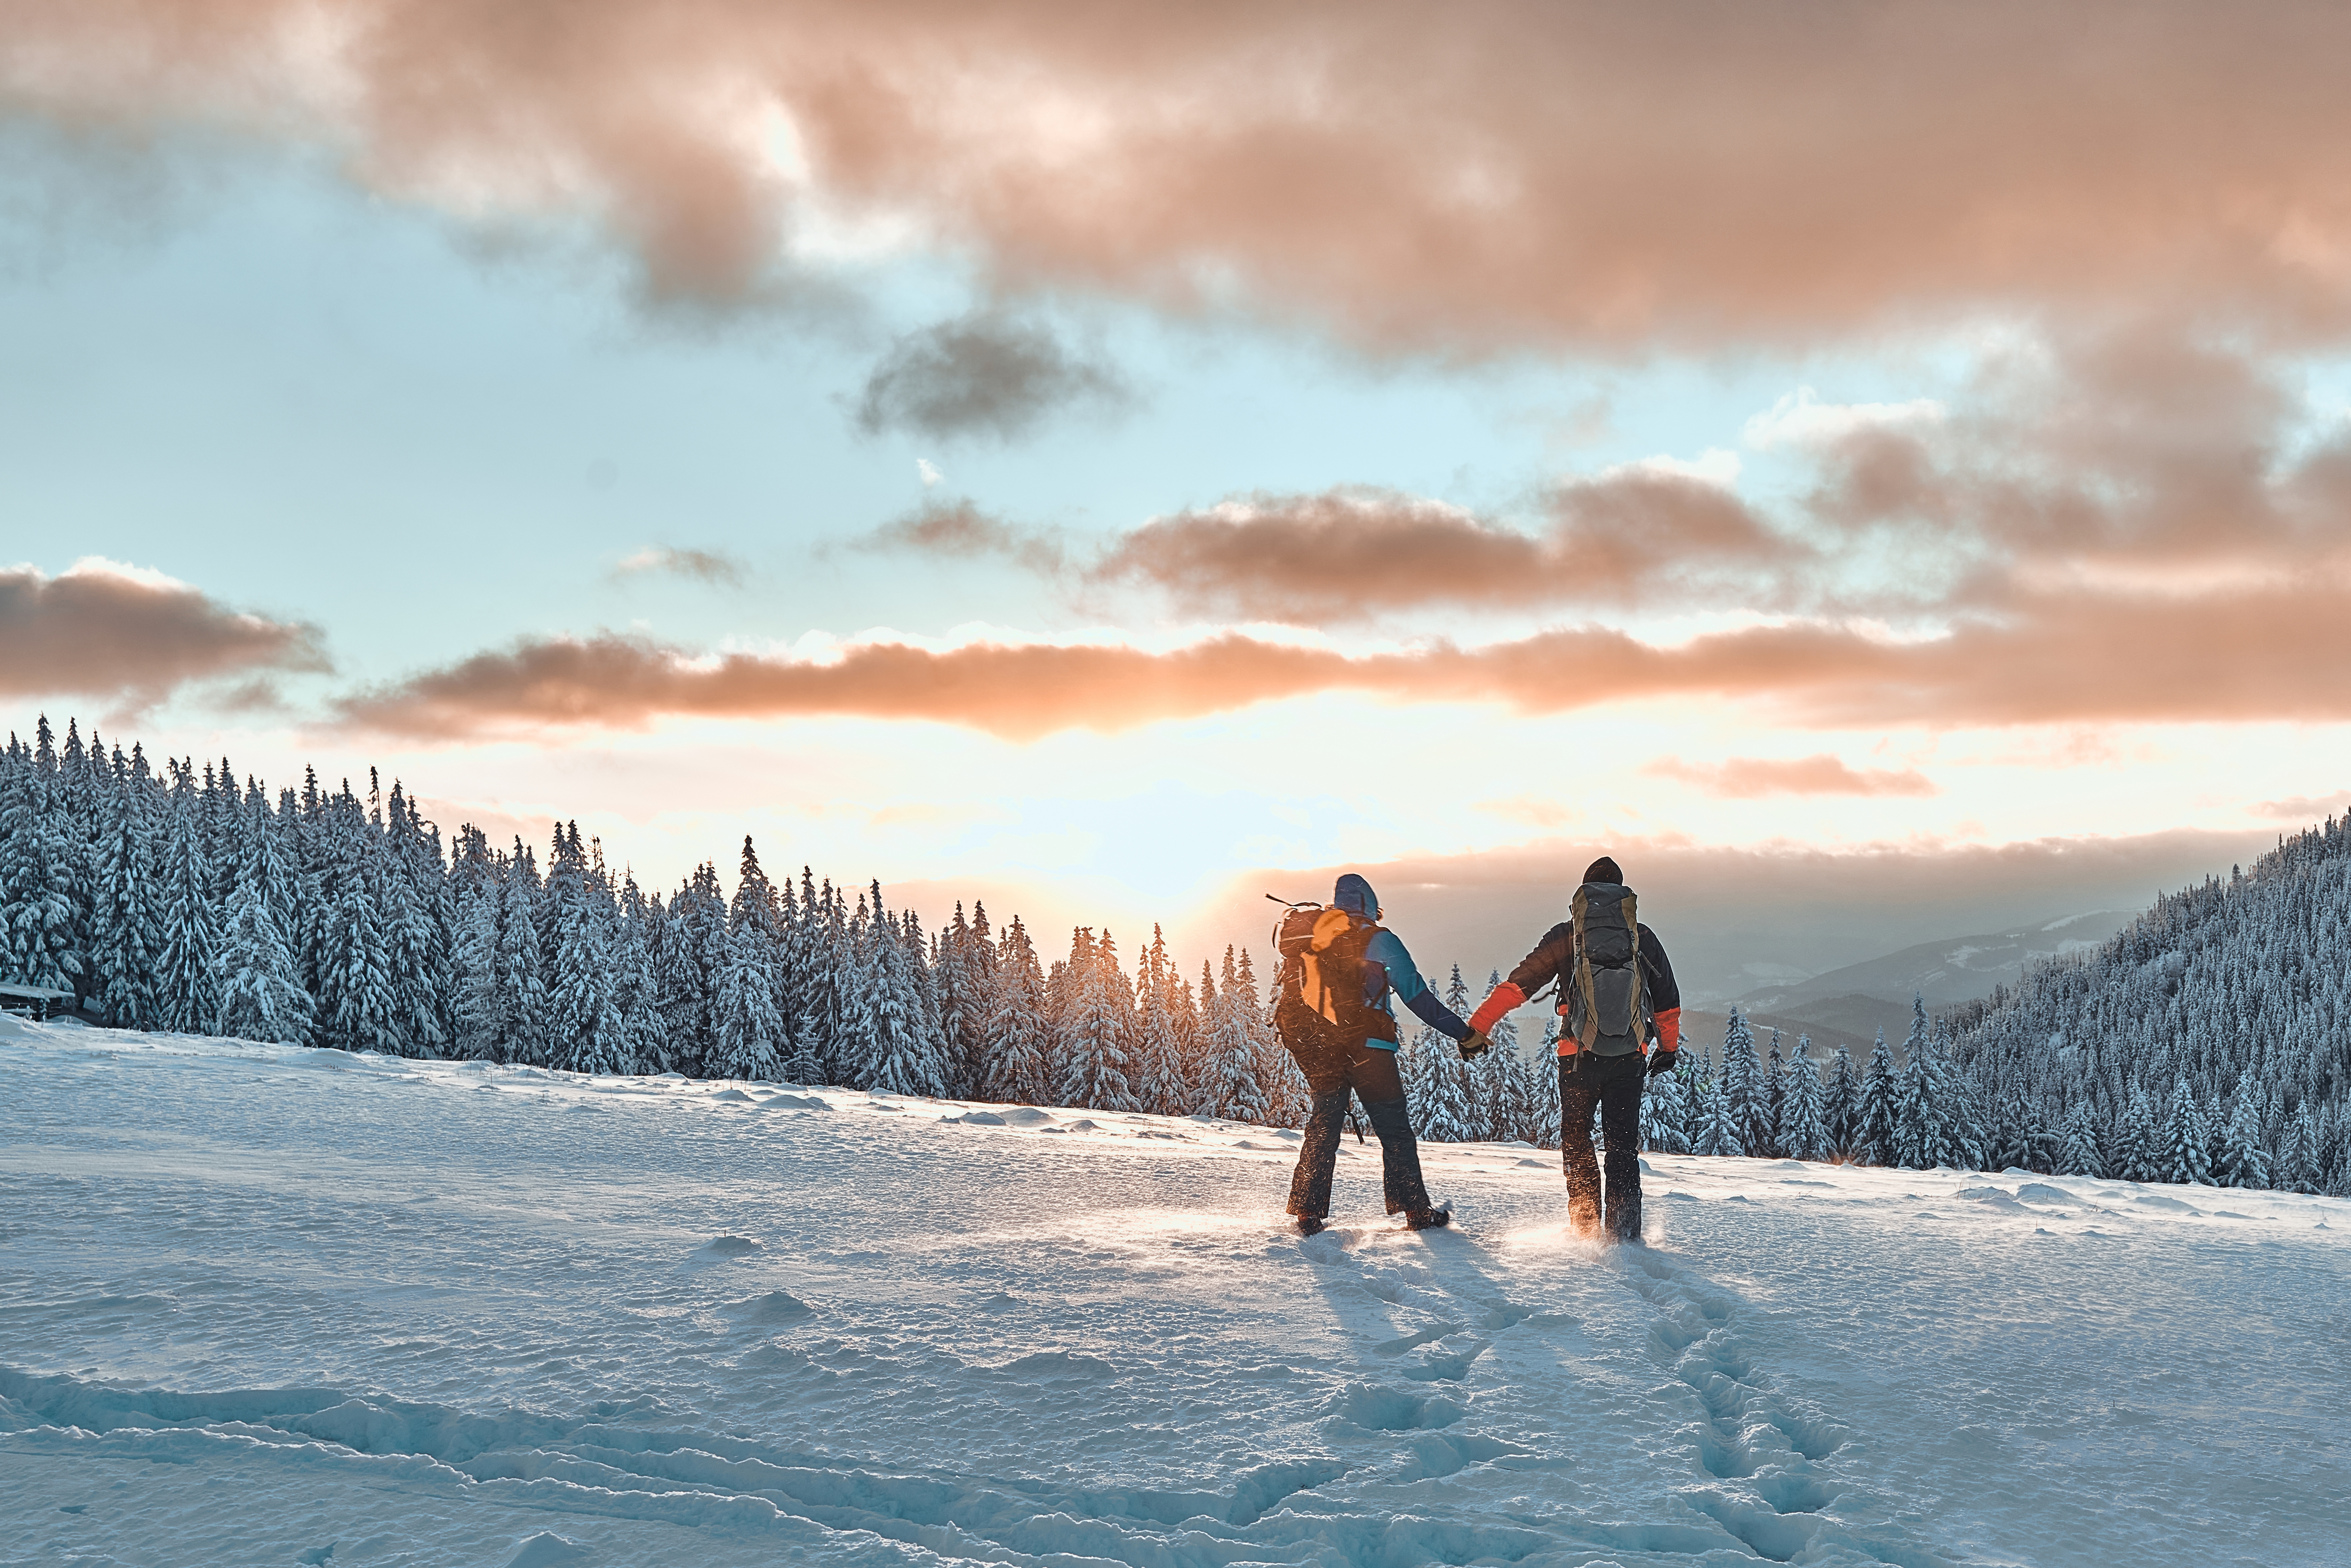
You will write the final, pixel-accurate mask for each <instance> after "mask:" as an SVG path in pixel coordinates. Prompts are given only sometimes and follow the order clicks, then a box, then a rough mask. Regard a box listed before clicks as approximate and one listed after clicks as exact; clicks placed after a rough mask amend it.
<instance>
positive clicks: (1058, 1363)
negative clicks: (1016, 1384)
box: [996, 1350, 1118, 1383]
mask: <svg viewBox="0 0 2351 1568" xmlns="http://www.w3.org/2000/svg"><path fill="white" fill-rule="evenodd" d="M996 1370H997V1371H998V1372H1001V1373H1003V1374H1004V1375H1006V1376H1008V1377H1017V1378H1019V1379H1021V1380H1022V1381H1023V1382H1029V1383H1047V1382H1065V1381H1068V1380H1070V1379H1072V1378H1085V1379H1092V1378H1097V1377H1115V1376H1116V1375H1118V1368H1116V1367H1114V1366H1113V1365H1112V1364H1110V1363H1109V1362H1106V1361H1103V1360H1102V1359H1101V1358H1099V1357H1097V1356H1091V1355H1079V1354H1074V1353H1072V1352H1070V1351H1066V1350H1048V1351H1040V1352H1039V1353H1038V1354H1035V1355H1024V1356H1022V1357H1020V1358H1019V1360H1017V1361H1008V1362H1006V1363H1005V1364H1003V1365H1002V1366H999V1367H998V1368H997V1369H996Z"/></svg>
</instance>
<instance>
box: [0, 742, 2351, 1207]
mask: <svg viewBox="0 0 2351 1568" xmlns="http://www.w3.org/2000/svg"><path fill="white" fill-rule="evenodd" d="M733 869H734V876H733V886H732V890H731V892H730V891H729V889H728V887H727V885H726V883H725V882H724V881H722V879H721V877H720V875H719V873H718V869H717V866H716V863H715V862H705V863H703V864H702V865H701V866H699V867H698V868H696V870H695V873H694V874H693V875H692V876H691V877H689V878H688V879H687V880H686V881H685V882H684V884H683V885H681V886H679V887H677V888H674V889H672V890H668V891H667V892H664V891H660V890H655V891H653V892H651V893H648V892H646V891H645V890H644V889H643V888H641V887H640V886H639V885H638V883H636V881H635V879H634V877H633V876H632V875H631V874H630V873H628V871H626V870H625V869H623V870H622V871H620V872H618V873H615V871H614V870H613V869H612V868H611V866H610V865H609V864H608V863H607V862H606V860H605V857H604V854H603V852H602V848H601V845H600V844H599V843H598V842H597V841H594V840H592V839H583V838H582V836H581V834H580V830H579V828H578V827H577V825H576V824H567V823H563V822H558V823H556V824H554V826H553V831H552V836H551V840H550V841H549V845H548V847H547V850H546V853H545V858H544V860H543V861H542V859H541V857H540V854H539V852H538V847H537V846H535V845H530V844H526V843H524V842H522V841H520V840H519V839H517V840H515V841H511V842H509V843H507V844H504V845H499V844H494V843H492V842H491V841H489V839H488V837H487V836H486V834H485V833H484V832H483V831H481V830H479V829H478V828H475V827H474V826H472V825H470V824H465V825H460V826H459V827H457V828H456V829H455V831H454V832H452V833H450V834H449V835H448V836H447V837H446V839H445V840H444V835H443V832H442V830H441V829H440V827H439V826H438V825H437V824H435V823H434V822H431V821H426V820H425V819H424V817H423V815H422V813H421V811H420V810H419V808H418V806H417V804H416V802H415V800H413V798H412V797H410V796H408V795H407V794H406V792H405V791H404V789H403V788H402V785H400V784H399V783H397V782H395V783H394V784H393V785H392V789H391V790H390V792H389V793H388V794H386V793H384V792H383V791H381V789H380V788H379V787H378V785H377V783H376V782H375V780H374V779H371V781H370V786H369V789H368V791H367V793H366V795H365V796H364V797H361V796H360V795H357V794H355V793H354V792H353V791H352V789H351V788H350V784H349V783H348V782H345V783H343V784H341V785H340V787H339V788H338V789H334V790H332V791H329V790H328V789H324V788H323V787H322V786H321V785H320V784H319V780H318V779H316V777H315V776H310V775H306V777H305V779H304V780H303V783H302V786H301V788H300V789H291V788H288V789H280V790H279V791H278V792H277V795H276V797H275V798H274V799H273V798H272V797H271V795H270V793H269V792H268V790H267V789H266V788H265V787H264V786H263V785H262V784H261V783H259V782H258V781H256V780H254V779H246V781H245V782H243V783H242V784H240V783H239V782H238V780H237V779H236V775H235V770H234V768H232V767H231V766H230V764H229V763H228V762H227V761H226V760H223V761H220V762H218V763H213V762H208V761H197V760H194V759H167V760H166V761H165V762H164V763H163V764H162V768H161V769H160V770H158V769H157V768H155V766H154V765H153V764H152V762H151V761H150V759H149V758H147V757H146V755H145V753H144V751H143V750H142V748H141V747H139V746H137V745H135V744H134V745H133V746H132V747H131V749H130V751H129V753H128V754H127V755H126V754H125V752H124V751H123V749H122V748H121V747H120V746H119V745H118V746H115V747H112V748H108V747H106V746H105V745H104V743H103V742H101V741H100V740H99V737H97V735H96V734H95V733H93V734H92V736H91V737H90V739H89V742H88V743H87V744H85V743H84V741H83V740H82V738H81V736H80V733H79V729H78V725H77V724H75V723H72V722H69V723H68V727H67V731H66V736H65V738H64V740H63V742H62V743H59V742H58V741H57V737H55V734H54V732H53V731H52V729H51V728H50V727H49V725H48V723H47V719H46V718H44V719H42V720H41V721H40V722H39V724H38V725H37V728H36V731H35V735H34V738H33V740H32V741H31V743H30V744H26V742H24V741H23V740H21V739H19V738H17V737H11V739H10V743H9V747H8V749H7V751H6V753H5V758H0V940H5V957H0V980H6V981H11V982H14V983H17V984H20V985H31V986H39V987H47V988H55V989H58V990H70V991H71V992H73V993H74V995H75V996H76V998H77V999H78V1007H79V1009H80V1010H81V1011H82V1012H83V1014H84V1015H85V1016H87V1017H89V1018H92V1019H96V1020H98V1021H99V1022H102V1023H104V1024H106V1025H109V1026H111V1027H116V1028H122V1029H136V1030H154V1031H165V1032H178V1033H189V1034H204V1035H223V1036H232V1037H236V1038H241V1039H248V1040H266V1041H277V1042H284V1043H294V1044H307V1045H312V1046H319V1047H327V1048H333V1049H338V1050H343V1051H373V1052H378V1053H381V1054H385V1055H394V1056H410V1057H428V1056H429V1057H442V1058H459V1059H472V1060H483V1061H500V1062H511V1063H519V1064H524V1065H528V1066H535V1067H540V1068H546V1069H551V1070H556V1071H574V1072H590V1073H620V1074H646V1075H651V1074H659V1073H664V1072H674V1073H678V1074H683V1075H684V1076H687V1077H695V1078H726V1079H745V1080H765V1081H772V1082H791V1083H799V1084H809V1085H818V1084H830V1085H836V1086H841V1087H846V1088H852V1089H858V1090H870V1091H874V1092H885V1093H899V1094H915V1095H942V1096H948V1097H953V1098H958V1099H967V1100H986V1101H999V1102H1008V1103H1028V1104H1053V1105H1064V1106H1076V1107H1086V1108H1092V1109H1097V1110H1102V1111H1113V1112H1117V1111H1142V1112H1151V1113H1164V1114H1173V1115H1205V1116H1212V1117H1217V1118H1222V1119H1227V1120H1234V1121H1243V1122H1255V1123H1265V1124H1278V1125H1297V1124H1300V1123H1301V1122H1302V1121H1303V1119H1304V1116H1305V1113H1306V1109H1307V1093H1306V1085H1305V1082H1304V1081H1303V1079H1302V1078H1301V1076H1300V1074H1299V1072H1298V1070H1297V1068H1296V1066H1295V1064H1294V1063H1293V1062H1292V1061H1290V1057H1289V1055H1288V1053H1287V1052H1286V1051H1283V1050H1282V1048H1281V1046H1280V1042H1279V1041H1278V1040H1277V1039H1276V1038H1275V1035H1274V1031H1273V1029H1272V1025H1271V1021H1270V1020H1271V1012H1272V1009H1271V1001H1270V996H1269V994H1268V985H1267V982H1268V980H1269V979H1270V975H1261V974H1260V973H1259V969H1258V967H1257V966H1256V963H1255V961H1254V960H1253V957H1252V955H1251V954H1250V953H1249V951H1248V950H1246V949H1237V948H1234V947H1229V946H1228V948H1227V949H1226V950H1225V952H1224V953H1223V954H1222V956H1221V957H1220V958H1218V959H1217V960H1215V961H1203V962H1201V963H1200V965H1199V966H1198V969H1197V974H1196V977H1195V976H1194V974H1193V972H1192V970H1191V969H1190V968H1189V967H1188V966H1187V965H1186V964H1185V963H1182V962H1179V961H1178V960H1177V959H1176V958H1175V956H1173V955H1171V954H1170V953H1169V952H1168V950H1167V946H1166V943H1165V940H1164V938H1163V937H1162V936H1161V934H1160V932H1159V931H1158V929H1157V928H1155V929H1154V930H1153V932H1152V935H1151V937H1150V940H1149V941H1148V942H1147V943H1143V944H1140V945H1139V946H1138V949H1137V951H1136V954H1135V956H1134V961H1133V965H1132V968H1131V969H1130V967H1129V964H1128V961H1127V959H1126V958H1125V956H1123V954H1122V952H1121V950H1120V946H1119V943H1118V940H1117V938H1116V937H1115V936H1113V934H1112V933H1111V932H1110V931H1108V930H1107V929H1103V930H1096V929H1093V928H1091V927H1080V928H1078V929H1076V930H1075V931H1073V932H1072V933H1071V936H1070V942H1069V948H1068V951H1067V953H1066V955H1064V956H1058V957H1055V958H1054V959H1052V961H1051V962H1050V965H1048V964H1047V963H1046V962H1045V960H1044V959H1043V957H1042V956H1040V952H1039V949H1038V946H1037V943H1036V941H1035V939H1033V938H1032V936H1031V935H1030V933H1029V931H1028V930H1027V929H1026V927H1025V926H1024V925H1022V923H1021V921H1020V919H1019V916H1017V915H1015V916H1014V917H1012V918H1011V919H1009V920H1007V921H1005V922H1004V923H1003V924H1002V925H997V924H995V923H993V922H992V921H991V919H990V917H989V915H988V914H987V910H986V908H985V907H984V906H983V905H981V904H977V903H975V904H973V906H972V908H971V909H970V911H969V912H968V913H967V912H966V911H965V910H964V908H963V906H962V905H961V904H957V905H956V911H955V914H954V915H953V916H952V918H951V919H950V920H948V921H947V922H946V923H945V924H944V925H941V926H940V928H939V929H937V930H935V931H926V930H925V928H924V926H923V925H922V922H921V921H920V920H919V919H918V918H917V916H916V915H914V912H913V911H911V910H893V909H892V908H890V907H888V906H887V905H886V904H885V903H884V900H883V892H882V888H881V885H880V883H878V882H872V883H868V884H867V885H866V886H864V887H863V888H862V889H859V888H852V887H848V886H844V885H841V884H836V883H834V882H832V881H831V879H830V878H820V877H819V876H817V875H816V874H815V873H814V872H813V871H812V870H811V869H810V868H808V867H802V868H801V869H800V870H799V873H798V874H797V876H794V875H793V874H792V873H789V871H785V872H782V873H770V872H769V870H768V868H767V867H766V866H764V865H763V864H762V862H761V861H760V859H759V857H758V852H757V849H756V846H755V845H754V844H753V842H752V841H751V840H749V839H746V840H745V841H744V842H743V845H742V848H741V852H740V854H739V857H737V860H736V864H735V866H734V868H733ZM2346 949H2351V822H2337V821H2333V820H2330V821H2328V822H2327V823H2326V824H2325V826H2324V827H2320V828H2314V829H2312V830H2310V831H2306V832H2304V833H2302V834H2300V835H2299V836H2297V837H2295V838H2294V839H2292V840H2288V841H2283V842H2282V843H2281V844H2280V846H2279V848H2278V849H2277V850H2276V851H2275V852H2273V853H2272V854H2270V855H2268V856H2265V857H2264V858H2263V859H2262V861H2261V862H2259V863H2258V864H2256V865H2255V866H2253V867H2252V869H2251V870H2250V871H2243V870H2240V871H2238V872H2237V873H2233V874H2232V875H2231V878H2230V879H2229V880H2227V881H2225V882H2222V881H2220V880H2217V879H2216V880H2213V881H2210V882H2208V883H2205V884H2203V885H2201V886H2198V887H2191V888H2189V889H2187V890H2185V891H2183V892H2181V893H2179V894H2171V895H2168V896H2166V897H2164V898H2162V899H2160V900H2158V902H2157V904H2155V906H2154V907H2153V908H2152V909H2151V910H2149V911H2148V912H2147V914H2146V915H2143V916H2141V917H2140V919H2139V920H2138V921H2137V922H2136V923H2135V924H2134V925H2131V926H2130V927H2128V928H2127V929H2126V930H2125V931H2123V932H2122V933H2121V934H2120V935H2118V936H2116V937H2115V938H2113V939H2112V940H2110V941H2109V942H2107V943H2105V945H2104V946H2101V947H2100V948H2098V949H2097V950H2095V952H2092V953H2090V954H2088V955H2086V956H2072V957H2066V958H2061V959H2056V960H2052V961H2048V962H2045V963H2043V964H2042V965H2040V966H2039V967H2036V968H2035V969H2034V970H2033V971H2032V972H2031V973H2029V974H2028V975H2027V976H2026V977H2025V979H2024V981H2023V982H2022V985H2021V986H2019V987H2017V988H2014V989H2013V990H2006V989H2003V990H2001V991H2000V992H1997V993H1995V994H1994V995H1993V996H1992V997H1991V998H1989V999H1987V1000H1984V1001H1980V1002H1976V1003H1970V1004H1968V1005H1967V1006H1965V1007H1963V1008H1960V1009H1956V1010H1955V1011H1954V1012H1953V1013H1951V1014H1950V1015H1949V1016H1947V1017H1944V1018H1941V1019H1929V1017H1928V1012H1927V1009H1926V1007H1925V1005H1924V1003H1923V1002H1919V1003H1916V1004H1914V1007H1913V1012H1912V1022H1911V1027H1910V1030H1909V1032H1908V1035H1907V1039H1905V1040H1903V1041H1901V1042H1900V1043H1899V1045H1898V1046H1897V1045H1896V1044H1894V1043H1892V1042H1889V1041H1887V1040H1885V1039H1884V1038H1883V1036H1882V1035H1881V1037H1880V1038H1879V1040H1878V1041H1877V1043H1876V1049H1875V1050H1873V1051H1871V1052H1870V1053H1869V1056H1868V1059H1867V1060H1866V1061H1855V1059H1854V1057H1853V1055H1852V1054H1851V1053H1850V1052H1849V1051H1845V1050H1844V1049H1842V1048H1840V1049H1839V1050H1837V1051H1835V1052H1834V1053H1833V1054H1831V1055H1829V1056H1828V1057H1827V1058H1826V1059H1825V1060H1823V1059H1820V1058H1816V1057H1815V1056H1814V1054H1813V1050H1812V1044H1811V1041H1810V1040H1808V1039H1805V1038H1802V1037H1800V1038H1798V1039H1797V1040H1794V1041H1792V1042H1789V1041H1786V1040H1782V1037H1781V1035H1780V1034H1779V1033H1778V1031H1776V1030H1775V1031H1773V1032H1772V1033H1771V1036H1770V1038H1769V1039H1768V1040H1764V1041H1761V1042H1759V1041H1758V1040H1757V1039H1756V1038H1755V1035H1754V1032H1753V1030H1751V1028H1750V1025H1749V1023H1748V1020H1747V1019H1745V1018H1743V1017H1742V1016H1740V1014H1739V1013H1738V1012H1737V1011H1736V1010H1734V1011H1733V1012H1732V1014H1731V1017H1730V1021H1729V1029H1728V1030H1727V1031H1726V1036H1725V1038H1724V1040H1722V1041H1721V1042H1720V1046H1719V1051H1718V1050H1717V1048H1716V1046H1715V1043H1714V1042H1713V1041H1711V1040H1708V1041H1703V1042H1701V1041H1689V1042H1686V1048H1685V1050H1684V1051H1682V1053H1681V1062H1680V1065H1679V1066H1678V1067H1677V1069H1676V1070H1675V1071H1671V1072H1669V1073H1667V1074H1665V1075H1663V1076H1661V1077H1659V1078H1657V1079H1655V1080H1653V1081H1652V1082H1651V1084H1650V1087H1649V1090H1648V1092H1647V1093H1646V1095H1645V1097H1644V1100H1643V1108H1642V1137H1643V1143H1644V1146H1645V1147H1646V1148H1650V1149H1655V1150H1658V1151H1662V1152H1667V1153H1691V1154H1698V1155H1766V1156H1772V1157H1780V1158H1788V1159H1795V1160H1812V1161H1821V1160H1854V1161H1862V1162H1867V1163H1872V1164H1878V1165H1889V1166H1908V1167H1914V1168H1921V1169H1924V1168H1931V1167H1937V1166H1947V1167H1951V1168H1957V1169H1963V1170H2000V1169H2006V1168H2010V1167H2015V1168H2020V1169H2024V1170H2030V1171H2038V1172H2047V1173H2056V1174H2064V1175H2079V1176H2109V1177H2114V1178H2118V1179H2127V1180H2138V1181H2169V1182H2187V1183H2202V1184H2210V1185H2216V1186H2245V1187H2276V1188H2282V1189H2288V1190H2293V1191H2298V1192H2328V1193H2335V1194H2346V1193H2351V998H2346V986H2351V980H2346V973H2345V963H2344V955H2345V953H2346ZM1494 978H1499V976H1495V977H1494ZM1490 983H1491V982H1490V980H1489V984H1490ZM1482 995H1483V991H1482V989H1481V990H1480V991H1479V992H1478V993H1477V994H1476V995H1473V994H1472V993H1471V991H1470V988H1469V987H1468V982H1467V981H1466V980H1465V979H1464V977H1463V975H1462V971H1461V969H1460V967H1459V966H1458V965H1455V966H1453V967H1452V969H1451V973H1450V976H1449V977H1448V979H1447V982H1446V984H1445V987H1444V997H1445V1000H1446V1002H1447V1005H1448V1006H1450V1007H1451V1008H1453V1009H1454V1010H1455V1011H1456V1012H1457V1013H1461V1014H1465V1015H1466V1014H1467V1013H1468V1011H1469V1010H1470V1009H1471V1007H1472V1006H1473V1005H1474V1004H1475V1002H1476V1001H1477V1000H1478V998H1479V996H1482ZM1554 1039H1555V1036H1554V1035H1553V1034H1552V1032H1551V1031H1550V1030H1546V1031H1545V1033H1544V1035H1543V1037H1542V1038H1541V1039H1539V1040H1523V1041H1522V1040H1519V1039H1518V1038H1517V1035H1516V1032H1515V1030H1514V1028H1513V1025H1512V1024H1511V1023H1510V1021H1509V1020H1507V1019H1506V1020H1505V1021H1504V1022H1503V1024H1502V1025H1500V1026H1499V1028H1498V1029H1497V1030H1496V1034H1495V1040H1496V1049H1495V1050H1494V1051H1492V1052H1490V1053H1489V1054H1488V1055H1486V1056H1484V1057H1482V1058H1480V1059H1479V1060H1477V1061H1470V1062H1464V1061H1461V1060H1460V1059H1459V1057H1458V1053H1457V1052H1456V1051H1454V1050H1453V1048H1452V1045H1451V1042H1450V1041H1448V1040H1445V1039H1444V1037H1442V1036H1441V1035H1438V1034H1437V1033H1435V1032H1434V1031H1432V1030H1426V1029H1417V1030H1414V1031H1413V1032H1412V1033H1411V1034H1410V1035H1409V1037H1408V1038H1407V1039H1406V1040H1405V1043H1404V1045H1403V1048H1402V1051H1403V1057H1402V1065H1403V1067H1404V1069H1405V1083H1406V1085H1407V1090H1408V1093H1409V1096H1410V1099H1411V1103H1412V1108H1413V1118H1414V1122H1415V1124H1416V1128H1417V1130H1418V1132H1419V1134H1420V1135H1421V1136H1423V1137H1424V1138H1427V1139H1430V1140H1432V1141H1437V1142H1467V1141H1510V1140H1516V1141H1519V1142H1521V1143H1525V1144H1528V1145H1535V1146H1538V1147H1556V1146H1557V1145H1558V1141H1559V1084H1558V1080H1557V1076H1556V1074H1555V1073H1554V1072H1553V1071H1552V1070H1551V1063H1552V1048H1553V1043H1554Z"/></svg>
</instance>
